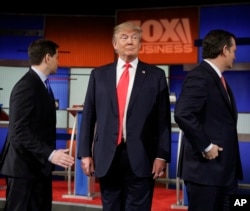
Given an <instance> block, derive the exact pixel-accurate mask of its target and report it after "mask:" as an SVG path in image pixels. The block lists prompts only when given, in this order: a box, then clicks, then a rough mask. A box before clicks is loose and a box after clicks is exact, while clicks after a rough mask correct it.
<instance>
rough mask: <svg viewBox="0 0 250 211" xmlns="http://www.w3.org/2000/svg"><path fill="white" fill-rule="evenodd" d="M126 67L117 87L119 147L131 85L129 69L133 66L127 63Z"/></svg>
mask: <svg viewBox="0 0 250 211" xmlns="http://www.w3.org/2000/svg"><path fill="white" fill-rule="evenodd" d="M124 66H125V69H124V71H123V73H122V75H121V78H120V80H119V83H118V85H117V97H118V107H119V131H118V138H117V145H119V144H120V143H121V140H122V125H123V118H124V110H125V104H126V98H127V92H128V84H129V67H131V65H130V64H129V63H126V64H125V65H124Z"/></svg>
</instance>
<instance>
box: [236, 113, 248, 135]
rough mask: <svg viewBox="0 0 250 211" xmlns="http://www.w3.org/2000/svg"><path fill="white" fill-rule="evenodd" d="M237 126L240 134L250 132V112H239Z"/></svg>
mask: <svg viewBox="0 0 250 211" xmlns="http://www.w3.org/2000/svg"><path fill="white" fill-rule="evenodd" d="M237 128H238V133H239V134H250V114H249V113H239V115H238V125H237Z"/></svg>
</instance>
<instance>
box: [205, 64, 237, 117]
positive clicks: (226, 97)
mask: <svg viewBox="0 0 250 211" xmlns="http://www.w3.org/2000/svg"><path fill="white" fill-rule="evenodd" d="M203 65H205V66H206V67H207V70H208V71H209V73H210V75H211V76H212V78H213V79H214V80H215V83H216V85H217V88H218V89H219V90H220V93H221V95H222V98H223V99H224V100H225V102H226V104H227V106H228V108H229V109H230V110H231V111H233V113H235V109H236V108H235V107H234V106H235V102H234V98H233V96H232V92H231V89H230V87H229V85H228V84H227V89H228V93H227V91H226V90H225V88H224V87H223V84H222V83H221V80H220V78H219V76H218V75H217V73H216V72H215V71H214V69H213V68H212V67H211V66H210V65H209V64H207V63H206V62H203Z"/></svg>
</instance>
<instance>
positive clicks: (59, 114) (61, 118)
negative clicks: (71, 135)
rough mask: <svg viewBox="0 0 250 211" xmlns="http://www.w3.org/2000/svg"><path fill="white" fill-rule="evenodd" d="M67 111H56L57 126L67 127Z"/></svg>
mask: <svg viewBox="0 0 250 211" xmlns="http://www.w3.org/2000/svg"><path fill="white" fill-rule="evenodd" d="M67 113H68V111H66V110H57V111H56V121H57V122H56V128H67V127H68V126H67Z"/></svg>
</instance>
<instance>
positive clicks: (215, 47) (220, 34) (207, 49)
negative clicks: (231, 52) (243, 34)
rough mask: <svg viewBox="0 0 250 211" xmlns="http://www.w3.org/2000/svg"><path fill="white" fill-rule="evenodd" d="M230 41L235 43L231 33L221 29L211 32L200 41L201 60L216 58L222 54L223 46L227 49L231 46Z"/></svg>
mask: <svg viewBox="0 0 250 211" xmlns="http://www.w3.org/2000/svg"><path fill="white" fill-rule="evenodd" d="M232 39H234V40H235V41H236V37H235V35H234V34H232V33H231V32H228V31H225V30H222V29H215V30H211V31H210V32H208V34H207V35H206V36H205V38H204V39H203V41H202V58H203V59H206V58H210V59H213V58H216V57H217V56H218V55H220V54H221V53H222V50H223V48H224V46H225V45H226V46H228V47H229V48H230V47H231V46H232Z"/></svg>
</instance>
